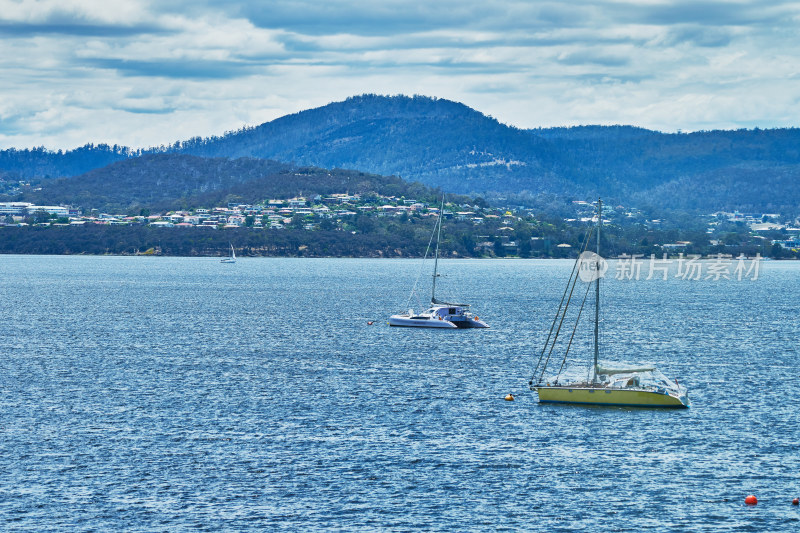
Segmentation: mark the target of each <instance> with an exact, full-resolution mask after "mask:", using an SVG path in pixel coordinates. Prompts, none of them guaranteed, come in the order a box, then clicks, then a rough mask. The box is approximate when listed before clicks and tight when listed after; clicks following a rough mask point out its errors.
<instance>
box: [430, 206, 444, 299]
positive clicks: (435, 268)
mask: <svg viewBox="0 0 800 533" xmlns="http://www.w3.org/2000/svg"><path fill="white" fill-rule="evenodd" d="M443 216H444V195H442V207H441V209H439V224H438V225H439V228H438V229H437V233H436V253H435V254H434V256H433V288H431V304H434V303H436V278H437V277H438V276H439V274H438V273H437V271H438V268H439V238H440V237H441V236H442V217H443Z"/></svg>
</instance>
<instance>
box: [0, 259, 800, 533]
mask: <svg viewBox="0 0 800 533" xmlns="http://www.w3.org/2000/svg"><path fill="white" fill-rule="evenodd" d="M418 265H419V262H417V261H411V260H359V259H342V260H339V259H240V260H239V261H238V262H237V263H236V264H235V265H225V264H221V263H219V261H218V260H215V259H187V258H158V257H77V256H72V257H69V256H65V257H36V256H0V312H1V314H0V316H1V317H2V328H0V387H1V389H2V390H1V392H2V394H1V395H0V530H9V531H69V532H74V531H148V532H149V531H181V530H201V531H203V530H214V531H216V530H225V531H249V530H261V531H263V530H279V531H280V530H283V531H300V530H302V531H308V530H339V531H374V530H382V531H409V530H411V531H413V530H421V531H436V530H448V531H512V530H525V531H575V530H587V531H600V530H604V531H664V532H667V531H790V530H796V529H797V528H798V527H800V509H798V507H793V506H792V505H791V500H792V498H794V497H796V496H800V453H798V442H800V429H799V428H798V424H797V422H798V415H797V409H798V392H799V391H800V372H798V370H800V361H798V337H800V327H799V326H798V320H797V309H798V305H797V302H798V296H800V264H798V263H789V262H765V263H764V264H763V265H762V268H761V272H760V276H759V279H758V280H756V281H749V280H748V281H735V280H732V281H720V282H714V281H713V280H706V281H686V280H681V279H674V278H671V279H670V280H668V281H663V280H650V281H644V280H641V281H620V280H615V279H609V280H608V281H607V282H606V283H605V284H604V288H603V296H604V297H603V302H604V306H603V313H602V319H603V323H602V331H603V334H602V339H603V357H604V358H607V359H612V360H617V361H626V362H643V361H650V362H655V363H658V364H659V366H660V368H661V369H662V370H663V371H664V372H665V373H666V374H667V375H668V376H671V377H677V378H678V379H679V380H680V381H681V383H682V384H685V385H687V386H688V387H689V390H690V397H691V400H692V402H693V404H692V407H691V409H688V410H684V411H658V410H645V409H629V408H585V407H570V406H554V405H539V404H538V403H537V401H536V395H535V393H533V392H531V391H529V390H528V388H527V382H528V379H529V378H530V374H531V372H532V370H533V366H534V365H535V361H536V359H537V357H538V353H539V351H540V350H541V346H542V343H543V342H544V338H545V336H546V334H547V330H548V329H549V327H550V322H551V320H552V315H553V313H554V312H555V307H556V306H557V304H558V300H559V299H560V297H561V294H562V291H563V287H564V282H565V280H566V277H567V276H568V274H569V271H570V269H571V267H572V264H571V263H570V262H568V261H545V260H543V261H539V260H528V261H525V260H493V261H492V260H463V261H462V260H448V261H443V262H442V263H441V268H442V272H443V273H444V274H445V277H443V278H442V288H443V291H445V293H443V296H447V295H448V294H447V291H448V290H449V291H452V294H453V295H455V296H456V297H458V298H459V299H465V300H468V301H469V302H472V303H473V304H474V305H475V311H476V313H477V314H478V315H479V316H480V317H481V318H482V319H484V320H486V321H487V322H488V323H489V324H490V325H491V326H492V327H491V329H488V330H457V331H450V330H448V331H441V330H433V331H428V330H412V329H403V328H390V327H388V326H387V325H386V318H387V317H388V314H390V313H391V312H396V311H400V310H402V309H404V308H406V307H407V305H406V299H407V297H408V292H409V289H410V287H411V285H412V284H413V283H414V279H415V278H416V276H417V274H418V273H419V268H418ZM424 279H427V278H424ZM454 288H457V290H455V289H454ZM414 307H418V306H416V305H414ZM370 320H373V321H375V323H374V324H373V325H371V326H370V325H368V323H367V322H368V321H370ZM590 337H591V332H590V331H589V330H587V331H586V332H585V333H579V334H578V336H577V340H576V342H577V346H576V347H574V348H573V351H574V353H575V354H576V358H577V359H581V360H582V358H584V356H585V355H586V354H588V353H590V352H589V347H588V342H589V340H590ZM509 392H513V393H515V394H516V400H515V401H514V402H506V401H504V400H503V398H504V396H505V395H506V394H507V393H509ZM751 493H752V494H755V495H757V496H758V498H759V504H758V505H757V506H755V507H747V506H745V505H744V504H743V501H744V498H745V496H746V495H748V494H751Z"/></svg>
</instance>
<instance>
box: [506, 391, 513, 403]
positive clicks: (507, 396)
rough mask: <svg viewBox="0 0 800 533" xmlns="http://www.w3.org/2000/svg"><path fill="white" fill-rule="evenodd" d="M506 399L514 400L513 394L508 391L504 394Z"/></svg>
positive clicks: (508, 400)
mask: <svg viewBox="0 0 800 533" xmlns="http://www.w3.org/2000/svg"><path fill="white" fill-rule="evenodd" d="M506 401H507V402H513V401H514V395H513V394H511V393H510V392H509V393H508V394H507V395H506Z"/></svg>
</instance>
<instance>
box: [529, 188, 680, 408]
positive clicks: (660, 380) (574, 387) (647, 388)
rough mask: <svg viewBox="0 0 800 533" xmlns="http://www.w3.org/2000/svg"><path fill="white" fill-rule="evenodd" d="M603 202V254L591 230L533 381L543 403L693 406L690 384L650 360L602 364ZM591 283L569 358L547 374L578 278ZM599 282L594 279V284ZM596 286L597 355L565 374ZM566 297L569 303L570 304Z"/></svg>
mask: <svg viewBox="0 0 800 533" xmlns="http://www.w3.org/2000/svg"><path fill="white" fill-rule="evenodd" d="M602 213H603V207H602V202H601V201H600V200H598V202H597V228H596V230H597V253H592V252H587V251H586V246H587V245H588V243H589V240H590V237H591V230H590V232H589V233H588V234H587V235H586V240H585V242H584V244H583V247H582V253H581V254H580V257H579V258H578V259H577V260H576V261H575V266H573V268H572V274H571V275H570V279H569V281H568V282H567V288H566V289H565V290H564V296H562V298H561V304H560V305H559V307H558V311H557V312H556V317H555V319H554V320H553V325H552V326H551V327H550V333H549V334H548V336H547V341H546V342H545V346H544V348H543V349H542V353H541V354H540V355H539V362H538V363H537V365H536V369H535V370H534V375H533V377H532V378H531V380H530V383H529V385H530V388H531V390H535V391H536V392H537V394H538V395H539V402H540V403H568V404H588V405H623V406H636V407H675V408H686V407H689V396H688V392H687V390H686V387H684V386H681V385H678V382H677V380H676V381H675V382H672V381H670V380H669V379H668V378H667V377H666V376H665V375H664V374H662V373H661V372H659V371H658V370H657V369H656V368H655V367H654V366H650V365H639V366H632V365H615V366H601V365H600V361H599V360H598V358H599V352H600V345H599V335H598V332H599V324H600V278H602V277H603V273H604V271H605V268H607V267H606V266H605V262H604V261H603V260H602V258H601V257H600V228H601V226H602ZM578 278H580V279H581V280H583V281H585V282H588V283H587V287H586V293H585V294H584V297H583V303H582V304H581V307H580V309H579V310H578V312H577V318H576V321H575V325H574V327H573V330H572V336H571V337H570V339H569V342H568V343H567V346H566V350H565V352H564V357H563V359H562V360H561V361H560V368H559V371H558V374H556V375H555V376H551V377H549V378H545V371H546V370H547V365H548V363H549V362H550V359H551V355H552V353H553V348H554V347H555V344H556V341H557V340H558V337H559V333H560V332H561V327H562V325H563V323H564V317H565V316H566V313H567V309H568V308H569V304H570V301H571V299H572V293H573V291H574V289H575V284H576V281H577V280H578ZM592 282H594V283H592ZM592 285H594V287H595V294H594V296H595V313H594V358H593V361H592V365H591V366H590V367H589V369H588V371H585V372H579V373H578V372H573V373H571V375H570V376H568V377H567V376H565V375H564V374H562V369H563V368H564V363H565V362H566V359H567V355H569V349H570V347H571V346H572V340H573V338H574V336H575V329H576V328H577V325H578V324H577V323H578V321H579V320H580V316H581V312H582V311H583V305H584V304H585V303H586V297H587V296H588V294H589V289H590V287H591V286H592ZM565 302H566V303H565Z"/></svg>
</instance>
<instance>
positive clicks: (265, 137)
mask: <svg viewBox="0 0 800 533" xmlns="http://www.w3.org/2000/svg"><path fill="white" fill-rule="evenodd" d="M163 153H181V154H186V155H195V156H202V157H207V158H214V159H216V158H221V159H238V158H256V159H273V160H276V161H281V162H284V163H287V164H292V165H300V166H311V167H319V168H351V169H356V170H358V171H361V172H365V173H372V174H382V175H395V176H401V177H402V178H404V179H406V180H408V181H419V182H421V183H423V184H426V185H428V186H432V187H440V188H442V189H443V190H446V191H448V192H451V193H460V194H469V195H473V196H474V195H477V194H480V195H484V196H486V197H487V198H496V199H498V201H500V199H501V198H505V199H506V200H507V199H509V198H514V200H515V201H519V202H532V201H534V200H535V201H540V200H538V198H540V197H541V195H548V197H558V198H561V199H564V198H593V197H596V196H603V197H613V198H617V199H619V200H620V201H621V202H624V203H626V204H629V205H637V206H638V207H645V208H647V207H650V208H657V209H667V210H669V209H693V210H699V211H706V212H707V211H710V210H714V209H726V210H734V209H739V210H767V211H781V212H789V213H796V212H800V192H799V191H798V190H797V188H796V187H787V183H788V182H789V181H791V179H793V178H794V176H797V175H798V174H799V173H800V130H798V129H794V128H790V129H773V130H759V129H756V130H737V131H702V132H695V133H689V134H683V133H677V134H665V133H659V132H655V131H649V130H645V129H642V128H634V127H630V126H579V127H570V128H546V129H534V130H520V129H517V128H514V127H510V126H507V125H504V124H501V123H499V122H498V121H497V120H495V119H493V118H491V117H488V116H485V115H483V114H482V113H480V112H478V111H476V110H474V109H471V108H469V107H467V106H465V105H463V104H460V103H458V102H452V101H449V100H444V99H436V98H428V97H422V96H414V97H408V96H391V97H390V96H377V95H362V96H357V97H352V98H349V99H347V100H345V101H343V102H335V103H331V104H328V105H326V106H323V107H320V108H316V109H310V110H306V111H302V112H299V113H295V114H292V115H288V116H285V117H281V118H278V119H276V120H273V121H271V122H267V123H265V124H261V125H259V126H255V127H248V128H243V129H241V130H239V131H235V132H230V133H227V134H225V135H222V136H216V137H209V138H199V137H198V138H193V139H189V140H187V141H182V142H180V141H179V142H175V143H174V144H172V145H170V146H160V147H154V148H150V149H147V150H136V151H134V150H130V149H127V148H120V147H108V146H102V145H101V146H96V147H95V146H91V145H87V146H86V147H83V148H81V149H78V150H74V151H70V152H64V153H60V152H59V153H54V152H48V151H45V150H41V149H35V150H5V151H2V152H0V180H5V181H4V182H0V192H3V191H4V190H5V191H14V190H15V187H17V186H18V184H15V183H14V180H34V179H35V180H42V179H45V178H46V177H50V178H53V177H58V176H61V177H66V176H74V175H80V174H82V173H85V172H87V171H88V170H90V169H91V168H99V167H103V166H106V165H108V164H109V163H112V162H114V161H119V160H120V159H126V158H131V157H140V156H145V155H154V154H163ZM178 188H180V187H178ZM184 189H185V187H184ZM743 191H746V193H745V192H743ZM173 192H175V191H173ZM177 192H179V193H180V194H183V195H184V196H185V194H186V193H187V191H185V190H181V191H177Z"/></svg>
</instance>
